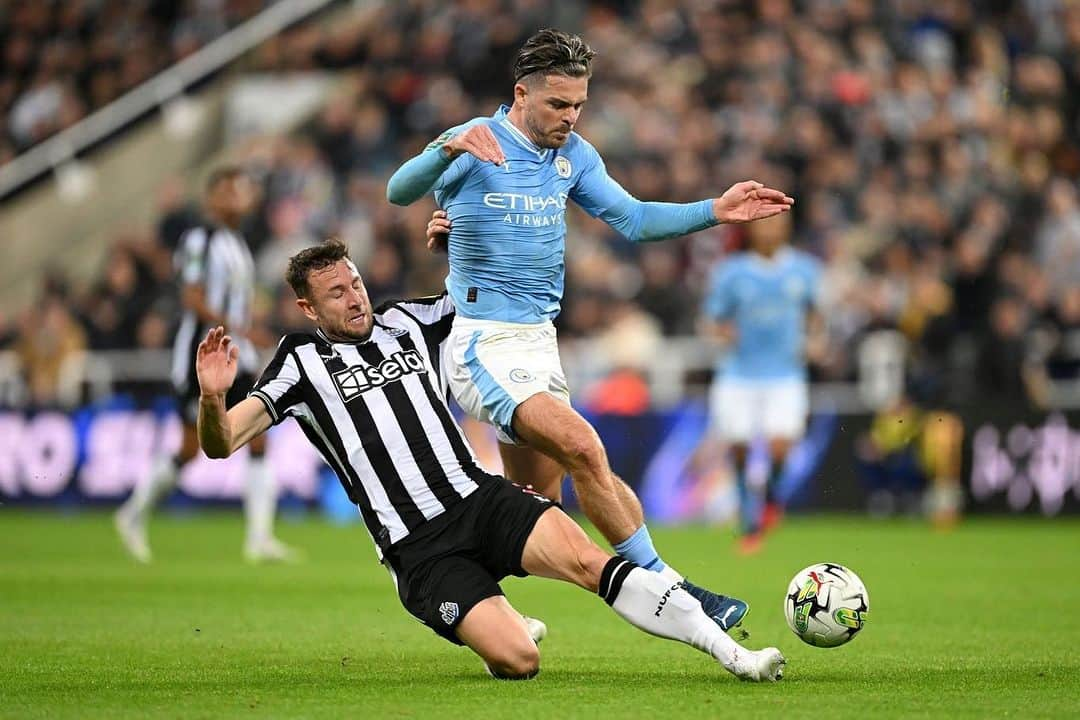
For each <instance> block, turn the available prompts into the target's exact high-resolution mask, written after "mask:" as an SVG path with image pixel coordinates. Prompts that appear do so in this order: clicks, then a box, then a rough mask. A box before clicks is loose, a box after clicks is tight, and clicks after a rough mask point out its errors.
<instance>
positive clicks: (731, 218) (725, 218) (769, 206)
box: [713, 180, 795, 223]
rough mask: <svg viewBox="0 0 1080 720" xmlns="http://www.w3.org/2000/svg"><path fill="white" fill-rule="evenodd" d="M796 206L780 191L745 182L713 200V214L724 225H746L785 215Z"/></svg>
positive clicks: (753, 182) (752, 182)
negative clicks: (781, 214)
mask: <svg viewBox="0 0 1080 720" xmlns="http://www.w3.org/2000/svg"><path fill="white" fill-rule="evenodd" d="M794 204H795V199H794V198H790V197H788V196H787V195H785V194H784V193H782V192H780V191H779V190H773V189H772V188H767V187H765V186H764V185H762V184H761V183H759V182H757V181H756V180H745V181H743V182H741V183H735V184H734V185H732V186H731V187H729V188H728V189H727V192H725V193H724V194H723V195H721V196H720V197H718V198H716V199H715V200H713V213H714V214H715V215H716V219H717V220H719V221H720V222H722V223H745V222H753V221H754V220H763V219H765V218H768V217H772V216H773V215H779V214H780V213H785V212H787V211H788V210H791V206H792V205H794Z"/></svg>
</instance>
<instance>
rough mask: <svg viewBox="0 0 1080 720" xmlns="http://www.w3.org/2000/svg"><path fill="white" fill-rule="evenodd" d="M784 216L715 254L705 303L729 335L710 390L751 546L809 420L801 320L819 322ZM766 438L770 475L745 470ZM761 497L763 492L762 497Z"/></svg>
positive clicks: (813, 292)
mask: <svg viewBox="0 0 1080 720" xmlns="http://www.w3.org/2000/svg"><path fill="white" fill-rule="evenodd" d="M789 231H790V224H789V222H788V218H787V217H783V218H776V219H774V220H770V221H768V222H764V223H758V224H756V225H754V226H753V227H751V228H750V232H749V236H750V238H749V241H750V251H749V252H742V253H737V254H736V255H734V256H732V257H730V258H725V259H724V260H721V261H720V262H719V263H718V264H717V266H716V268H715V269H714V270H713V275H712V278H711V280H710V284H709V290H708V294H707V296H706V298H705V303H704V312H703V314H704V316H705V318H706V322H707V323H708V324H709V329H710V330H712V331H713V332H715V334H717V335H719V336H720V337H722V338H724V339H726V340H727V341H728V342H729V352H727V353H726V354H725V355H723V356H722V357H721V358H720V361H719V363H718V365H717V370H716V377H715V380H714V382H713V386H712V392H711V396H710V402H709V404H710V415H711V416H712V418H711V419H712V426H713V428H712V431H713V434H715V435H717V436H719V438H720V439H722V440H723V441H724V442H726V443H727V444H729V445H730V447H731V451H732V456H733V460H734V463H735V474H736V482H737V485H738V489H739V514H740V521H741V522H740V524H741V528H740V529H741V533H742V537H741V539H740V545H739V547H740V549H741V550H742V551H743V552H745V553H752V552H755V551H756V550H758V549H759V547H760V545H761V537H762V532H763V531H765V530H767V529H768V528H769V527H770V526H771V525H772V524H774V523H775V521H776V520H777V519H778V518H779V514H780V512H781V511H782V507H781V505H780V503H779V502H778V500H777V498H775V497H774V494H773V491H774V490H775V488H776V481H777V479H778V477H779V475H780V473H781V472H782V470H783V467H784V460H785V458H786V457H787V454H788V451H789V450H790V449H791V446H792V444H793V443H795V442H796V441H798V440H799V439H800V438H801V437H802V435H803V432H804V430H805V428H806V415H807V412H808V408H809V394H808V390H807V385H806V360H805V357H806V349H807V328H808V326H814V325H817V323H816V320H817V317H816V314H815V312H814V309H815V307H816V306H817V304H818V293H819V288H820V277H821V267H820V264H819V263H818V261H817V260H816V259H815V258H814V257H813V256H811V255H809V254H807V253H805V252H802V251H799V250H796V249H794V248H791V247H790V246H788V245H787V244H786V239H787V236H788V233H789ZM758 438H764V439H765V440H766V441H767V443H768V446H769V456H770V460H771V470H770V472H769V477H768V478H765V477H762V478H760V480H761V481H759V482H757V483H755V482H753V481H752V480H751V479H749V478H748V477H747V456H748V454H749V447H750V444H751V443H752V442H753V441H754V440H755V439H758ZM762 500H765V503H764V504H763V502H762Z"/></svg>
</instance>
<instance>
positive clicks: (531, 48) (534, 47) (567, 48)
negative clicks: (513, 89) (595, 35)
mask: <svg viewBox="0 0 1080 720" xmlns="http://www.w3.org/2000/svg"><path fill="white" fill-rule="evenodd" d="M595 56H596V53H595V52H593V49H592V48H590V47H589V46H588V45H587V44H586V43H585V41H584V40H582V39H581V38H580V37H578V36H577V35H571V34H570V33H566V32H563V31H562V30H555V29H552V28H545V29H543V30H541V31H540V32H538V33H536V34H535V35H533V36H532V37H531V38H529V39H528V40H526V41H525V44H524V45H522V46H521V50H519V51H518V56H517V60H516V61H515V62H514V82H515V83H518V82H528V79H531V77H533V76H535V77H546V76H548V75H565V76H567V77H574V78H580V77H589V76H591V75H592V68H591V63H592V59H593V58H594V57H595Z"/></svg>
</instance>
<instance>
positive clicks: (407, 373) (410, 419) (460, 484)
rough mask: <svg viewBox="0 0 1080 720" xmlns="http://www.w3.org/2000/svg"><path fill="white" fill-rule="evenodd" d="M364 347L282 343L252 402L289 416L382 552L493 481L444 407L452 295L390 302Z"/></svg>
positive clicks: (293, 338)
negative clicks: (443, 364)
mask: <svg viewBox="0 0 1080 720" xmlns="http://www.w3.org/2000/svg"><path fill="white" fill-rule="evenodd" d="M373 315H374V321H375V325H374V327H373V329H372V333H371V336H370V337H369V338H368V340H366V341H364V342H351V343H350V342H337V341H331V340H329V339H328V338H327V337H326V336H325V335H324V334H323V333H322V331H316V332H315V333H293V334H290V335H286V336H285V337H284V338H282V340H281V343H280V344H279V345H278V350H277V354H276V355H275V356H274V359H273V360H272V361H271V363H270V365H269V366H268V367H267V368H266V370H265V371H264V373H263V375H262V377H261V378H259V381H258V383H256V385H255V389H254V390H252V392H251V396H252V397H257V398H259V399H260V400H262V402H263V404H264V405H265V406H266V409H267V412H269V413H270V417H271V419H272V420H273V422H274V423H275V424H277V423H279V422H281V421H282V420H283V419H284V418H285V417H286V416H289V415H291V416H292V417H294V418H296V420H297V421H298V422H299V423H300V427H301V428H302V429H303V431H304V433H305V434H306V435H307V437H308V439H309V440H311V442H312V443H313V444H314V445H315V447H317V448H318V450H319V452H320V453H321V454H322V456H323V457H324V458H325V459H326V462H327V463H328V464H329V465H330V467H331V468H333V470H334V471H335V472H336V473H337V476H338V478H339V479H340V480H341V484H342V486H344V488H345V492H346V493H348V495H349V498H350V499H351V500H352V501H353V502H354V503H356V504H357V505H358V506H359V508H360V512H361V515H362V516H363V519H364V522H365V524H366V525H367V526H368V529H369V530H370V531H371V535H372V537H373V538H374V539H375V543H376V545H378V546H379V548H380V550H385V549H386V548H387V547H389V546H390V545H392V544H393V543H396V542H398V541H399V540H401V539H402V538H404V537H406V536H408V535H409V534H410V533H411V532H413V531H415V530H416V529H418V528H419V527H421V526H422V525H423V524H424V523H426V522H428V521H430V520H432V519H433V518H435V517H438V516H439V515H441V514H442V513H444V512H446V511H447V510H448V509H449V508H451V507H453V506H454V505H455V504H457V503H459V502H460V501H461V500H463V499H464V498H465V497H467V496H468V495H469V494H470V493H472V492H473V491H474V490H476V489H477V487H479V485H480V484H482V483H484V482H487V481H489V480H492V479H493V476H491V475H488V474H487V473H485V472H484V471H483V470H481V469H480V467H479V465H478V464H477V462H476V458H475V456H474V455H473V452H472V449H471V448H470V447H469V445H468V443H467V441H466V440H465V436H464V435H463V434H462V432H461V430H460V428H459V427H458V425H457V423H456V422H455V420H454V418H453V416H452V415H451V414H450V410H449V408H448V407H447V405H446V399H445V398H446V388H445V382H444V380H443V379H442V377H443V376H442V374H441V373H440V366H439V361H440V346H441V344H442V343H443V342H444V341H445V340H446V337H447V336H448V335H449V333H450V325H451V323H452V321H453V317H454V306H453V303H452V302H451V300H450V298H449V297H448V296H446V295H445V294H444V295H439V296H435V297H430V298H421V299H418V300H405V301H400V302H394V303H387V304H385V305H383V306H381V307H379V308H377V309H376V310H375V311H374V313H373Z"/></svg>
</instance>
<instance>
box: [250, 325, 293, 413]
mask: <svg viewBox="0 0 1080 720" xmlns="http://www.w3.org/2000/svg"><path fill="white" fill-rule="evenodd" d="M294 347H295V344H294V343H291V342H288V337H286V338H283V339H282V341H281V343H279V344H278V349H277V353H275V354H274V359H273V360H271V361H270V364H269V365H267V366H266V370H264V371H263V374H262V376H261V377H259V380H258V382H256V383H255V388H254V389H253V390H252V391H251V392H250V393H249V394H248V396H249V397H255V398H258V399H259V400H261V401H262V403H263V405H265V406H266V411H267V412H268V413H270V418H271V420H272V421H273V423H274V424H275V425H277V424H278V423H280V422H281V421H282V420H284V419H285V416H286V415H287V414H288V412H289V409H290V408H292V407H293V406H295V405H297V404H299V403H300V401H301V390H302V383H303V377H302V375H301V373H300V364H299V361H298V359H297V357H296V353H295V352H293V349H294Z"/></svg>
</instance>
